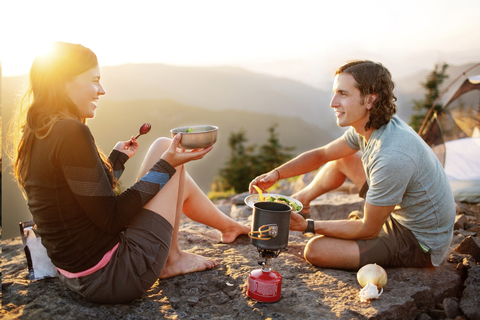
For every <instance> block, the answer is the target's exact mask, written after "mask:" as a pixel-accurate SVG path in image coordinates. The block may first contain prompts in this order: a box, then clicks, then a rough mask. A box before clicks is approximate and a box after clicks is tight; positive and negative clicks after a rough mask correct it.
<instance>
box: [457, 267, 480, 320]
mask: <svg viewBox="0 0 480 320" xmlns="http://www.w3.org/2000/svg"><path fill="white" fill-rule="evenodd" d="M464 286H465V289H464V290H463V293H462V299H461V300H460V309H461V310H462V312H463V313H464V314H465V316H466V317H467V319H470V320H474V319H477V320H478V319H480V307H479V306H480V294H479V292H480V265H476V266H475V267H473V268H471V269H470V270H468V277H467V279H466V280H465V283H464Z"/></svg>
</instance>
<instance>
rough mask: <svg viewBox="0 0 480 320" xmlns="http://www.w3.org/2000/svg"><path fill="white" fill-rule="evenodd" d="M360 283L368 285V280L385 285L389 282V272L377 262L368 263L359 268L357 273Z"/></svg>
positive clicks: (381, 286)
mask: <svg viewBox="0 0 480 320" xmlns="http://www.w3.org/2000/svg"><path fill="white" fill-rule="evenodd" d="M357 280H358V283H360V285H361V286H362V288H363V287H365V286H366V285H367V283H368V282H370V283H373V284H374V285H376V286H377V288H378V289H379V290H380V288H383V287H385V285H386V284H387V273H386V272H385V270H384V269H383V268H382V267H380V266H379V265H377V264H375V263H374V264H367V265H364V266H363V267H361V268H360V270H358V273H357Z"/></svg>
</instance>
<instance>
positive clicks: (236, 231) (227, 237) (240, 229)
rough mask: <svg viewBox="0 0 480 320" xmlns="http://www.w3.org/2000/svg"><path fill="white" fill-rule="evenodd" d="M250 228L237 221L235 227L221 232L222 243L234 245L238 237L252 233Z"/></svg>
mask: <svg viewBox="0 0 480 320" xmlns="http://www.w3.org/2000/svg"><path fill="white" fill-rule="evenodd" d="M250 229H251V228H250V227H249V226H246V225H243V224H241V223H238V222H236V221H235V225H234V226H232V228H229V229H225V230H223V231H220V232H221V233H222V236H221V241H222V243H232V242H233V241H235V239H237V237H238V236H239V235H241V234H248V233H249V232H250Z"/></svg>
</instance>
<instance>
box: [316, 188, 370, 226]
mask: <svg viewBox="0 0 480 320" xmlns="http://www.w3.org/2000/svg"><path fill="white" fill-rule="evenodd" d="M364 204H365V200H364V199H363V198H360V197H359V196H358V194H346V193H343V192H329V193H325V194H323V195H321V196H320V197H318V198H317V199H315V200H313V201H312V202H310V207H311V209H310V215H311V217H312V219H318V220H334V219H348V215H349V214H350V213H351V212H352V211H355V210H356V211H359V212H360V213H362V214H361V215H362V216H363V206H364Z"/></svg>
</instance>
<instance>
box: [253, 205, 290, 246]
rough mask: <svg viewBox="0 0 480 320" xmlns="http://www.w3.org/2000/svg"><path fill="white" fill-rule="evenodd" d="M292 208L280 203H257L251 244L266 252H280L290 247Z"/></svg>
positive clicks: (254, 208) (254, 206)
mask: <svg viewBox="0 0 480 320" xmlns="http://www.w3.org/2000/svg"><path fill="white" fill-rule="evenodd" d="M291 210H292V209H291V208H290V206H287V205H286V204H284V203H278V202H268V201H266V202H256V203H255V204H254V205H253V226H252V231H250V232H249V234H248V236H249V237H250V243H251V244H253V245H254V246H255V247H257V248H260V249H265V250H280V249H283V248H286V247H287V245H288V235H289V229H290V213H291Z"/></svg>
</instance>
